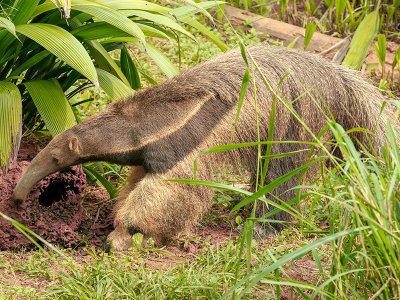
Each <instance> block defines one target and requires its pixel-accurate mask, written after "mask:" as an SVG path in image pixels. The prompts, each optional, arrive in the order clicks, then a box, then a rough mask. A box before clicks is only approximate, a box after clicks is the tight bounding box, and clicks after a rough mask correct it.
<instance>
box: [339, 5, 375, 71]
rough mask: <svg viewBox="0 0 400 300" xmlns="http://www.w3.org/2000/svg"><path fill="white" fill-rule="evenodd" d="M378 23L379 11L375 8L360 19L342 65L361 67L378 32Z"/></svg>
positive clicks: (357, 68) (354, 67)
mask: <svg viewBox="0 0 400 300" xmlns="http://www.w3.org/2000/svg"><path fill="white" fill-rule="evenodd" d="M378 25H379V12H378V11H377V10H376V11H373V12H372V13H370V14H369V15H367V16H366V17H365V18H364V20H362V22H361V23H360V25H358V27H357V30H356V32H355V33H354V37H353V39H352V40H351V43H350V49H349V52H348V53H347V55H346V57H345V58H344V60H343V63H342V64H343V65H345V66H348V67H350V68H352V69H356V70H360V69H361V66H362V64H363V62H364V60H365V58H366V57H367V54H368V50H369V47H370V46H371V44H372V42H373V40H374V39H375V36H376V34H377V32H378Z"/></svg>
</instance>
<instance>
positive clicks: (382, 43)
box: [374, 34, 386, 76]
mask: <svg viewBox="0 0 400 300" xmlns="http://www.w3.org/2000/svg"><path fill="white" fill-rule="evenodd" d="M374 46H375V51H376V54H377V55H378V59H379V63H380V64H381V66H382V75H383V76H384V75H385V74H384V73H385V71H384V69H385V59H386V37H385V35H384V34H378V41H377V42H376V43H375V45H374Z"/></svg>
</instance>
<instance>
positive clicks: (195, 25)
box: [179, 17, 228, 52]
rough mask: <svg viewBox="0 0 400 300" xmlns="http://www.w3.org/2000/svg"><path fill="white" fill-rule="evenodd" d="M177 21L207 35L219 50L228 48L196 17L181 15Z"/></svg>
mask: <svg viewBox="0 0 400 300" xmlns="http://www.w3.org/2000/svg"><path fill="white" fill-rule="evenodd" d="M179 21H181V22H183V23H186V24H188V25H190V26H192V27H193V28H195V29H197V30H198V31H200V33H202V34H203V35H205V36H206V37H208V38H209V39H210V40H211V41H212V42H213V43H214V44H215V45H216V46H217V47H218V48H219V49H220V50H221V51H224V52H225V51H226V50H228V46H227V45H226V44H225V43H224V42H222V41H221V39H220V38H219V37H217V36H216V35H215V34H214V33H213V32H212V31H211V30H210V29H208V28H207V27H206V26H204V25H203V24H201V23H200V22H199V21H197V20H196V19H194V18H192V17H183V18H179Z"/></svg>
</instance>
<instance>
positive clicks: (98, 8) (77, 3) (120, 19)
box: [72, 0, 146, 45]
mask: <svg viewBox="0 0 400 300" xmlns="http://www.w3.org/2000/svg"><path fill="white" fill-rule="evenodd" d="M72 8H73V9H76V10H79V11H81V12H84V13H87V14H89V15H92V16H94V17H96V18H97V19H99V20H101V21H104V22H107V23H109V24H111V25H113V26H115V27H117V28H119V29H121V30H122V31H125V32H126V33H128V34H130V35H132V36H134V37H137V38H138V39H139V40H140V41H141V43H143V44H144V45H145V44H146V40H145V36H144V33H143V31H142V30H141V29H140V28H139V26H137V25H136V24H135V22H133V21H132V20H130V19H129V18H127V17H126V16H124V15H123V14H122V13H120V12H119V11H116V10H114V9H112V8H110V7H107V6H105V5H102V4H97V3H94V2H90V1H86V0H74V2H73V3H72Z"/></svg>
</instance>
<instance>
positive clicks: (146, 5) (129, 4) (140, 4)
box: [95, 0, 171, 16]
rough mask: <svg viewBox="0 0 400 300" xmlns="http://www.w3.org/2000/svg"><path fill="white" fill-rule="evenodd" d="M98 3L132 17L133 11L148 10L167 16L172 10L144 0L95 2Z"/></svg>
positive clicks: (104, 0)
mask: <svg viewBox="0 0 400 300" xmlns="http://www.w3.org/2000/svg"><path fill="white" fill-rule="evenodd" d="M95 2H97V3H101V4H103V5H106V6H108V7H112V8H113V9H115V10H120V12H121V13H122V14H124V15H125V16H131V15H132V10H146V11H150V12H156V13H159V14H167V13H168V12H169V11H170V10H171V9H170V8H168V7H166V6H161V5H158V4H155V3H151V2H147V1H143V0H118V1H110V0H95Z"/></svg>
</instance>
